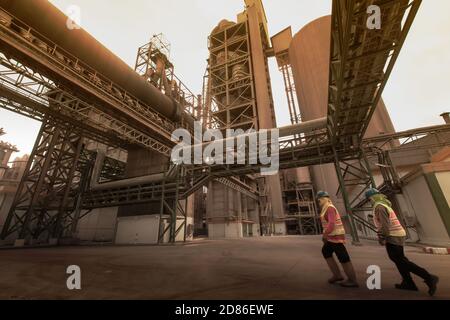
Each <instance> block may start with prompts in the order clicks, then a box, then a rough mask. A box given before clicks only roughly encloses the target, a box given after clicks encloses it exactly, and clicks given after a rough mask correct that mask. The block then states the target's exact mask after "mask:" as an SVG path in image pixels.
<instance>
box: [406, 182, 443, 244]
mask: <svg viewBox="0 0 450 320" xmlns="http://www.w3.org/2000/svg"><path fill="white" fill-rule="evenodd" d="M449 174H450V173H446V174H445V175H441V180H443V183H444V187H445V184H446V183H448V179H449ZM446 180H447V182H445V181H446ZM447 187H448V185H447ZM447 190H448V189H447ZM403 193H404V197H405V202H404V204H405V205H406V206H407V208H406V210H404V212H405V211H406V212H405V213H407V214H408V215H413V216H414V217H415V219H416V222H417V232H418V235H417V236H418V238H419V241H420V242H422V243H425V244H430V245H436V246H449V247H450V237H449V234H448V232H447V230H446V228H445V225H444V224H443V220H442V217H441V215H440V212H439V210H438V208H437V206H436V203H435V201H434V198H433V194H432V192H431V191H430V188H429V186H428V183H427V181H426V179H425V177H424V175H419V176H417V177H416V178H415V179H413V180H411V181H410V182H409V183H408V184H407V185H405V186H404V188H403Z"/></svg>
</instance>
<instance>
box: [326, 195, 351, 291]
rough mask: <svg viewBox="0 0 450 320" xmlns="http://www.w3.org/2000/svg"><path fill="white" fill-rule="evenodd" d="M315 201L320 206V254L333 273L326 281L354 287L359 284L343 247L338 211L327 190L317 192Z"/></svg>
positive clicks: (342, 226)
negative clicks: (342, 271) (321, 244)
mask: <svg viewBox="0 0 450 320" xmlns="http://www.w3.org/2000/svg"><path fill="white" fill-rule="evenodd" d="M317 201H318V202H319V206H320V208H321V213H320V219H321V221H322V227H323V243H324V245H323V248H322V254H323V257H324V258H325V260H326V261H327V264H328V267H329V268H330V270H331V272H332V274H333V277H332V278H330V279H329V280H328V283H330V284H335V283H338V282H340V285H341V286H342V287H346V288H356V287H358V286H359V285H358V281H357V280H356V273H355V269H354V268H353V264H352V262H351V260H350V256H349V254H348V252H347V249H346V247H345V229H344V225H343V224H342V220H341V216H340V214H339V211H338V210H337V209H336V207H335V206H334V205H333V203H332V202H331V198H330V196H329V194H328V193H327V192H324V191H320V192H319V193H317ZM333 254H336V256H337V258H338V260H339V262H340V263H341V265H342V267H343V269H344V272H345V274H346V276H347V280H346V281H344V278H343V277H342V274H341V271H340V269H339V266H338V264H337V263H336V260H335V259H334V257H333Z"/></svg>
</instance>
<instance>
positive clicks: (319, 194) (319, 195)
mask: <svg viewBox="0 0 450 320" xmlns="http://www.w3.org/2000/svg"><path fill="white" fill-rule="evenodd" d="M316 197H317V199H321V198H329V197H330V195H329V194H328V192H326V191H319V192H317V196H316Z"/></svg>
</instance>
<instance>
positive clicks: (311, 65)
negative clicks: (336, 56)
mask: <svg viewBox="0 0 450 320" xmlns="http://www.w3.org/2000/svg"><path fill="white" fill-rule="evenodd" d="M330 44H331V16H324V17H321V18H319V19H316V20H314V21H312V22H311V23H309V24H308V25H306V26H305V27H304V28H302V29H301V30H300V31H299V32H298V33H297V34H296V35H295V36H294V38H293V40H292V42H291V45H290V48H289V57H290V62H291V65H292V71H293V75H294V82H295V87H296V90H297V98H298V103H299V106H300V110H301V113H302V120H303V121H308V120H314V119H317V118H321V117H325V116H326V115H327V104H328V81H329V61H330ZM393 132H395V129H394V126H393V124H392V121H391V119H390V116H389V114H388V111H387V109H386V106H385V104H384V102H383V101H382V100H381V101H380V103H379V105H378V107H377V109H376V111H375V114H374V116H373V118H372V121H371V123H370V125H369V128H368V130H367V133H366V136H367V137H372V136H376V135H379V134H383V133H393ZM312 172H313V180H314V183H315V187H316V189H320V190H327V191H328V192H329V193H330V194H331V195H332V196H333V197H334V195H335V194H336V192H337V190H338V187H339V183H338V179H337V176H336V172H335V168H334V165H332V164H328V165H322V166H315V167H313V169H312ZM333 200H334V201H335V202H336V204H337V205H338V206H339V207H340V209H341V210H343V209H344V205H343V202H342V200H338V199H336V197H334V199H333Z"/></svg>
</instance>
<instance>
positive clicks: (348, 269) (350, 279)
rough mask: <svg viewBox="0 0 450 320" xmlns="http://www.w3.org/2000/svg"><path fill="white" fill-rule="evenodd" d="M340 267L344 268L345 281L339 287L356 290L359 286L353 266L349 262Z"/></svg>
mask: <svg viewBox="0 0 450 320" xmlns="http://www.w3.org/2000/svg"><path fill="white" fill-rule="evenodd" d="M342 267H343V268H344V272H345V274H346V276H347V280H346V281H344V282H342V283H341V287H344V288H358V287H359V284H358V281H357V280H356V273H355V269H354V268H353V264H352V263H351V262H348V263H343V264H342Z"/></svg>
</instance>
